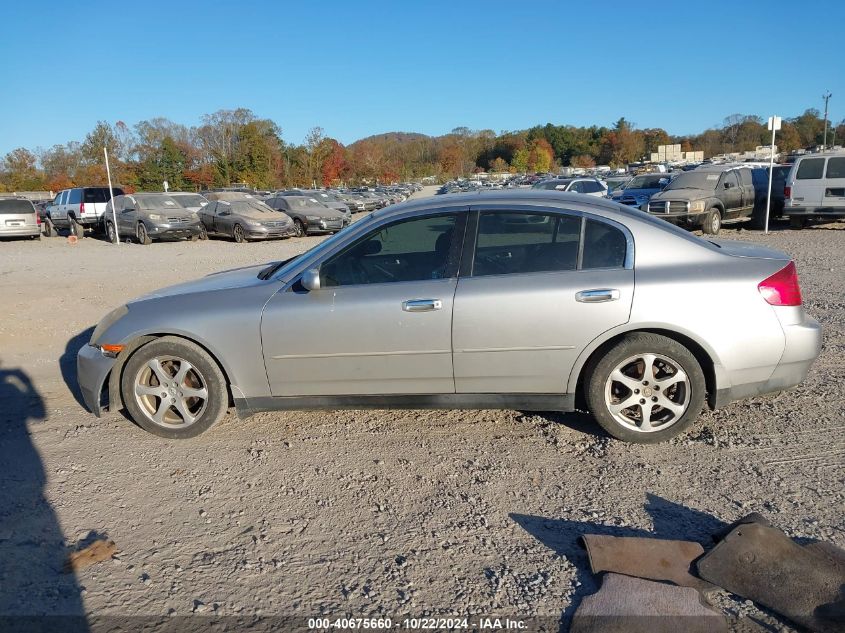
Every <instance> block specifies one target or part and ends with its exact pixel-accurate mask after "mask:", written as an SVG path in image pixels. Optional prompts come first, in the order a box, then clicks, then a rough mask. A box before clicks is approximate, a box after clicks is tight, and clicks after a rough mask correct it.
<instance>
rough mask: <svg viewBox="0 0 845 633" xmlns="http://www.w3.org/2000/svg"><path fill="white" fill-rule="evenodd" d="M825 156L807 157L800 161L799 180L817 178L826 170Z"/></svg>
mask: <svg viewBox="0 0 845 633" xmlns="http://www.w3.org/2000/svg"><path fill="white" fill-rule="evenodd" d="M824 161H825V159H824V158H807V159H805V160H802V161H801V162H800V163H798V171H797V172H796V173H795V178H796V179H797V180H817V179H819V178H821V177H822V172H823V171H824Z"/></svg>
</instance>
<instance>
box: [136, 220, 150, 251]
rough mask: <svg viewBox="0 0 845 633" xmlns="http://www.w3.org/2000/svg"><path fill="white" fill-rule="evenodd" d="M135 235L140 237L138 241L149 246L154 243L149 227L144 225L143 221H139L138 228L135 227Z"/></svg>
mask: <svg viewBox="0 0 845 633" xmlns="http://www.w3.org/2000/svg"><path fill="white" fill-rule="evenodd" d="M135 236H136V237H137V238H138V243H139V244H143V245H144V246H149V245H150V244H152V243H153V239H152V238H151V237H150V234H149V233H147V227H146V226H144V223H143V222H138V228H137V229H135Z"/></svg>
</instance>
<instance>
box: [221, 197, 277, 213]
mask: <svg viewBox="0 0 845 633" xmlns="http://www.w3.org/2000/svg"><path fill="white" fill-rule="evenodd" d="M230 205H231V207H232V213H244V212H248V211H259V212H261V213H276V211H274V210H273V209H271V208H270V207H268V206H267V205H266V204H264V203H263V202H261V201H260V200H256V199H255V198H250V199H249V200H233V201H232V202H231V203H230Z"/></svg>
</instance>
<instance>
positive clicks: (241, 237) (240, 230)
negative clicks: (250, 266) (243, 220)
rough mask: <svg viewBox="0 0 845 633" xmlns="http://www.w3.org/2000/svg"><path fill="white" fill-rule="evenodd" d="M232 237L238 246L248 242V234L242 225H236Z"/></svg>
mask: <svg viewBox="0 0 845 633" xmlns="http://www.w3.org/2000/svg"><path fill="white" fill-rule="evenodd" d="M232 236H233V237H234V238H235V241H236V242H237V243H238V244H243V243H244V242H246V232H245V231H244V227H242V226H241V225H240V224H236V225H235V228H233V229H232Z"/></svg>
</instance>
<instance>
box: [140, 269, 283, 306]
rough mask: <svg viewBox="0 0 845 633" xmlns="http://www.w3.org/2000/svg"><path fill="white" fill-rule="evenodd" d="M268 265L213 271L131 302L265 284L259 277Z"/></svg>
mask: <svg viewBox="0 0 845 633" xmlns="http://www.w3.org/2000/svg"><path fill="white" fill-rule="evenodd" d="M268 265H269V264H266V263H265V264H259V265H257V266H247V267H246V268H235V269H233V270H224V271H221V272H219V273H212V274H210V275H208V276H206V277H202V278H200V279H196V280H194V281H187V282H185V283H181V284H176V285H175V286H167V287H166V288H160V289H159V290H154V291H153V292H150V293H148V294H146V295H143V296H140V297H138V298H137V299H134V300H133V301H130V303H135V302H136V301H144V300H145V299H156V298H158V297H170V296H173V295H187V294H193V293H195V292H208V291H211V290H225V289H227V288H244V287H246V286H255V285H259V284H264V283H267V282H266V281H263V280H261V279H259V278H258V273H259V272H261V271H262V270H263V269H265V268H267V266H268Z"/></svg>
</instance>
